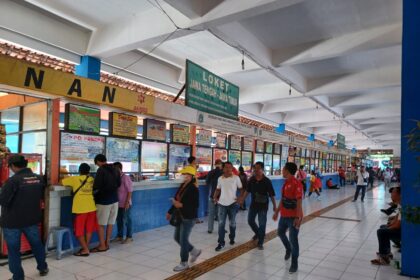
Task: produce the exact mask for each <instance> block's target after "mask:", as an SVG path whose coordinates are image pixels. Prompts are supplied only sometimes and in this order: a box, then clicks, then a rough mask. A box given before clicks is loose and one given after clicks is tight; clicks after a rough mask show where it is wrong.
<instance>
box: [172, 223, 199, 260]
mask: <svg viewBox="0 0 420 280" xmlns="http://www.w3.org/2000/svg"><path fill="white" fill-rule="evenodd" d="M194 225H195V219H183V220H182V223H181V224H180V225H179V226H177V227H176V228H175V234H174V239H175V241H176V243H178V244H179V246H181V253H180V255H181V262H188V255H189V253H190V252H191V251H192V249H194V246H193V245H191V243H190V241H189V238H190V235H191V230H192V228H193V226H194Z"/></svg>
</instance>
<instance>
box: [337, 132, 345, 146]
mask: <svg viewBox="0 0 420 280" xmlns="http://www.w3.org/2000/svg"><path fill="white" fill-rule="evenodd" d="M337 148H338V149H345V148H346V137H345V136H344V135H342V134H340V133H337Z"/></svg>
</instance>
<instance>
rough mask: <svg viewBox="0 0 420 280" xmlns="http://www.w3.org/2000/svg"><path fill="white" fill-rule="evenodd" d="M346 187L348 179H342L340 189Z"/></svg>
mask: <svg viewBox="0 0 420 280" xmlns="http://www.w3.org/2000/svg"><path fill="white" fill-rule="evenodd" d="M345 185H346V178H344V177H340V187H344V186H345Z"/></svg>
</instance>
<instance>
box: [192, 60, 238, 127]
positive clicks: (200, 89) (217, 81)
mask: <svg viewBox="0 0 420 280" xmlns="http://www.w3.org/2000/svg"><path fill="white" fill-rule="evenodd" d="M185 104H186V105H187V106H189V107H191V108H195V109H197V110H200V111H203V112H207V113H211V114H215V115H218V116H222V117H225V118H229V119H234V120H236V119H238V111H239V87H238V86H236V85H234V84H232V83H230V82H228V81H226V80H225V79H223V78H221V77H219V76H217V75H216V74H214V73H212V72H210V71H208V70H206V69H204V68H203V67H201V66H199V65H197V64H195V63H193V62H191V61H190V60H187V62H186V93H185Z"/></svg>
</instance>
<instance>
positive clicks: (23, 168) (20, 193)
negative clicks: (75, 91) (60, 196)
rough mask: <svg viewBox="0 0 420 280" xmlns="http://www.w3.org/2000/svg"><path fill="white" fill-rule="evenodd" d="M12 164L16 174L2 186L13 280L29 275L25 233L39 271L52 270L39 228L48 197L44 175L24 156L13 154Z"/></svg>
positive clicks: (0, 195)
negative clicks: (24, 265)
mask: <svg viewBox="0 0 420 280" xmlns="http://www.w3.org/2000/svg"><path fill="white" fill-rule="evenodd" d="M8 165H9V168H10V169H11V171H12V172H13V173H14V175H13V176H12V177H10V178H9V179H8V180H7V181H6V183H5V184H4V186H3V187H2V188H1V193H0V205H1V219H0V225H1V227H2V229H3V235H4V239H5V240H6V244H7V247H8V250H9V252H8V258H9V270H10V272H11V273H12V274H13V278H12V279H13V280H24V279H25V273H24V271H23V268H22V261H21V259H20V240H21V235H22V233H23V234H24V235H25V236H26V239H28V241H29V244H30V245H31V249H32V253H33V254H34V256H35V259H36V263H37V269H38V271H39V274H40V275H41V276H45V275H47V274H48V265H47V263H46V262H45V249H44V245H43V244H42V241H41V237H40V234H39V228H38V225H39V223H41V221H42V212H41V200H42V199H43V197H44V188H45V183H44V180H43V179H42V177H41V176H39V175H36V174H34V173H33V172H32V170H31V169H30V168H27V166H28V161H27V160H26V159H25V158H24V157H23V156H20V155H14V156H11V157H10V158H9V160H8Z"/></svg>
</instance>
